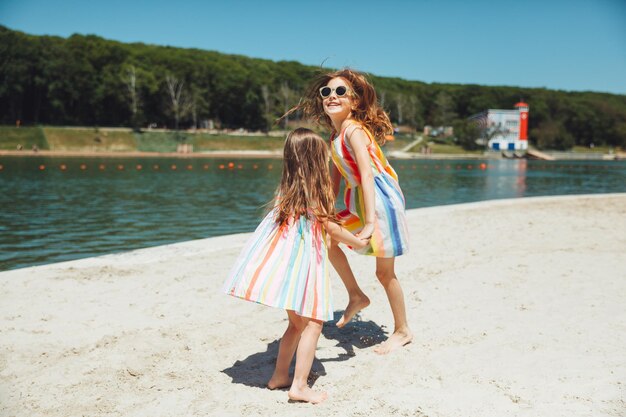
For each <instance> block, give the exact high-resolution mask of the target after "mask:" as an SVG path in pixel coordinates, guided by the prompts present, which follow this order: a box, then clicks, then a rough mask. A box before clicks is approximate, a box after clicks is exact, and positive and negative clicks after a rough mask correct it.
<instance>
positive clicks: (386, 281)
mask: <svg viewBox="0 0 626 417" xmlns="http://www.w3.org/2000/svg"><path fill="white" fill-rule="evenodd" d="M394 263H395V258H376V277H378V280H379V281H380V283H381V284H382V285H383V288H385V292H386V293H387V298H388V299H389V305H390V306H391V312H392V313H393V320H394V329H393V334H392V335H391V336H390V337H389V339H387V340H385V341H384V342H383V343H381V344H380V346H378V347H377V348H376V349H374V351H375V352H376V353H379V354H381V355H383V354H386V353H389V352H391V351H393V350H396V349H397V348H399V347H402V346H404V345H406V344H407V343H409V342H411V340H412V339H413V334H412V333H411V329H409V325H408V323H407V320H406V308H405V306H404V294H403V292H402V287H400V282H399V281H398V278H397V277H396V273H395V270H394Z"/></svg>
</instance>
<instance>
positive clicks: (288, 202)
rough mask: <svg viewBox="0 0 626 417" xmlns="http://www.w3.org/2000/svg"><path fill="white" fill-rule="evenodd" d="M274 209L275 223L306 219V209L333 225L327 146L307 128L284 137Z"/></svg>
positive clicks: (333, 198) (332, 202)
mask: <svg viewBox="0 0 626 417" xmlns="http://www.w3.org/2000/svg"><path fill="white" fill-rule="evenodd" d="M275 209H276V217H275V220H276V222H277V223H279V224H283V223H284V222H286V221H288V219H290V218H291V217H298V216H300V215H304V216H307V217H308V211H309V210H311V211H312V212H313V214H314V215H315V217H317V218H318V219H319V220H320V221H324V220H330V221H333V222H337V219H336V217H335V194H334V193H333V187H332V183H331V180H330V172H329V170H328V145H327V144H326V142H325V141H324V139H322V138H321V137H320V136H319V135H317V134H316V133H314V132H313V131H311V130H309V129H304V128H298V129H296V130H294V131H292V132H290V133H289V134H288V135H287V139H286V140H285V148H284V151H283V176H282V179H281V181H280V185H279V186H278V189H277V190H276V204H275Z"/></svg>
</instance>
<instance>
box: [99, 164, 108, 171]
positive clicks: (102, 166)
mask: <svg viewBox="0 0 626 417" xmlns="http://www.w3.org/2000/svg"><path fill="white" fill-rule="evenodd" d="M105 168H106V166H105V165H104V164H100V165H98V169H99V170H100V171H104V170H105Z"/></svg>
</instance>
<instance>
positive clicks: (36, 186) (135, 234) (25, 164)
mask: <svg viewBox="0 0 626 417" xmlns="http://www.w3.org/2000/svg"><path fill="white" fill-rule="evenodd" d="M229 163H230V164H231V165H230V166H229ZM138 164H140V165H141V167H140V169H138V166H137V165H138ZM392 165H393V166H394V167H395V168H396V171H397V172H398V174H399V176H400V185H401V186H402V189H403V191H404V194H405V197H406V200H407V208H417V207H427V206H436V205H443V204H454V203H462V202H470V201H480V200H490V199H500V198H512V197H524V196H540V195H558V194H588V193H608V192H626V161H575V162H572V161H562V162H543V161H526V160H495V161H494V160H485V161H480V160H479V161H476V160H454V161H439V160H438V161H422V160H409V161H399V160H393V161H392ZM174 166H175V167H174ZM280 171H281V161H280V160H267V159H265V160H251V159H241V160H215V159H210V160H209V159H207V160H201V159H193V160H182V159H141V160H135V159H91V158H90V159H78V158H74V159H69V158H68V159H67V160H62V159H59V158H54V159H49V158H48V159H47V158H18V157H0V191H1V193H0V206H1V207H2V209H1V210H0V270H8V269H15V268H21V267H25V266H31V265H38V264H44V263H50V262H58V261H64V260H70V259H77V258H83V257H88V256H95V255H101V254H106V253H112V252H119V251H125V250H130V249H136V248H142V247H148V246H155V245H161V244H166V243H172V242H179V241H185V240H191V239H199V238H205V237H209V236H218V235H224V234H231V233H239V232H249V231H252V230H254V227H255V226H256V225H257V223H258V221H259V219H260V217H261V216H262V214H263V210H264V208H263V206H264V204H265V203H266V202H267V201H268V200H269V199H271V197H272V194H273V191H274V189H275V187H276V185H277V183H278V180H279V177H280Z"/></svg>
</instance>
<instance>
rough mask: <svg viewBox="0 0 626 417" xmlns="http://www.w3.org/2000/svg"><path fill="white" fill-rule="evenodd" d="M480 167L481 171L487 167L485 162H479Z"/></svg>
mask: <svg viewBox="0 0 626 417" xmlns="http://www.w3.org/2000/svg"><path fill="white" fill-rule="evenodd" d="M480 169H482V170H483V171H484V170H486V169H487V164H485V163H484V162H483V163H482V164H480Z"/></svg>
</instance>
